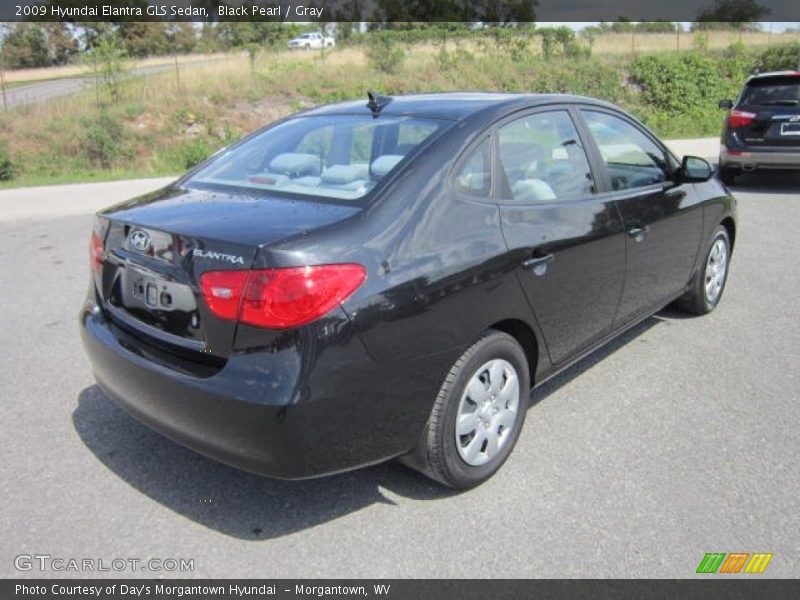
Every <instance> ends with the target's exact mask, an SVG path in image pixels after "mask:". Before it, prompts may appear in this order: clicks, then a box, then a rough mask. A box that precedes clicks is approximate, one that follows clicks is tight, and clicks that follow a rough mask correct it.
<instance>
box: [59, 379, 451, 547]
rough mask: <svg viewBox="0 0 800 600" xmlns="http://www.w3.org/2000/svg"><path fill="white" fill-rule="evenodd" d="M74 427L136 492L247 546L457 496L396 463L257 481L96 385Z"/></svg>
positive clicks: (81, 399)
mask: <svg viewBox="0 0 800 600" xmlns="http://www.w3.org/2000/svg"><path fill="white" fill-rule="evenodd" d="M72 422H73V425H74V427H75V430H76V431H77V433H78V435H79V436H80V438H81V440H82V441H83V443H84V444H86V446H87V447H88V448H89V450H91V451H92V453H93V454H94V455H95V456H96V457H97V459H98V460H99V461H100V462H102V463H103V464H104V465H105V466H106V467H107V468H108V469H109V470H111V471H112V472H113V473H114V474H116V475H117V476H119V477H120V478H121V479H123V480H124V481H125V482H127V483H128V484H129V485H131V486H132V487H133V488H135V489H136V490H138V491H139V492H142V493H143V494H146V495H147V496H149V497H150V498H152V499H153V500H155V501H157V502H159V503H160V504H162V505H164V506H166V507H167V508H170V509H171V510H174V511H175V512H177V513H179V514H181V515H183V516H185V517H187V518H189V519H191V520H193V521H195V522H197V523H200V524H201V525H204V526H206V527H209V528H211V529H215V530H217V531H219V532H220V533H224V534H226V535H230V536H233V537H237V538H241V539H245V540H253V541H256V540H266V539H271V538H277V537H281V536H284V535H288V534H291V533H294V532H297V531H301V530H303V529H307V528H310V527H314V526H316V525H320V524H322V523H326V522H328V521H332V520H334V519H337V518H339V517H342V516H345V515H347V514H349V513H352V512H355V511H357V510H360V509H362V508H365V507H368V506H371V505H373V504H389V505H393V504H395V502H394V501H393V500H392V499H391V496H392V495H393V494H396V495H398V496H401V497H404V498H411V499H417V500H431V499H436V498H444V497H447V496H450V495H453V494H454V493H456V492H454V491H453V490H448V489H446V488H443V487H442V486H439V485H437V484H435V483H434V482H433V481H430V480H428V479H427V478H425V477H423V476H422V475H420V474H418V473H416V472H415V471H412V470H411V469H408V468H406V467H404V466H402V465H399V464H396V463H394V462H390V463H386V464H382V465H377V466H374V467H369V468H366V469H361V470H358V471H353V472H350V473H344V474H341V475H333V476H330V477H324V478H320V479H310V480H304V481H281V480H277V479H269V478H265V477H259V476H257V475H252V474H250V473H246V472H244V471H240V470H238V469H234V468H232V467H229V466H227V465H224V464H221V463H218V462H216V461H214V460H211V459H209V458H206V457H204V456H202V455H200V454H197V453H195V452H193V451H191V450H188V449H186V448H184V447H183V446H180V445H179V444H177V443H175V442H172V441H171V440H169V439H167V438H165V437H163V436H162V435H160V434H158V433H156V432H154V431H152V430H150V429H149V428H147V427H146V426H144V425H142V424H141V423H139V422H138V421H137V420H135V419H134V418H132V417H130V416H129V415H128V414H127V413H126V412H125V411H123V410H122V409H121V408H119V407H118V406H117V405H116V404H115V403H114V402H113V401H112V400H111V399H110V398H108V397H107V396H106V395H105V394H104V393H103V391H102V390H101V389H100V388H99V387H98V386H96V385H92V386H90V387H87V388H86V389H84V390H83V391H82V392H81V393H80V394H79V396H78V406H77V407H76V409H75V410H74V411H73V414H72ZM386 492H388V494H387V493H386Z"/></svg>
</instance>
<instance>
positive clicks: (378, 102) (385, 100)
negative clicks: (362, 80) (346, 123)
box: [367, 92, 392, 117]
mask: <svg viewBox="0 0 800 600" xmlns="http://www.w3.org/2000/svg"><path fill="white" fill-rule="evenodd" d="M367 98H369V102H367V108H368V109H370V110H371V111H372V116H373V117H377V116H378V114H380V112H381V110H383V107H384V106H386V105H387V104H389V102H391V101H392V97H391V96H381V95H380V94H378V93H377V92H367Z"/></svg>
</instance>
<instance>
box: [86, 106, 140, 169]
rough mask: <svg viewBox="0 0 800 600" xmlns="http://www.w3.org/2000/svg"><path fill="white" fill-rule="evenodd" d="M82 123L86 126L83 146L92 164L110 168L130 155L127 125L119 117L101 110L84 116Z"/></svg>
mask: <svg viewBox="0 0 800 600" xmlns="http://www.w3.org/2000/svg"><path fill="white" fill-rule="evenodd" d="M82 124H83V127H84V139H83V141H82V146H83V150H84V152H85V153H86V156H87V158H88V159H89V161H91V163H92V164H94V165H95V166H99V167H101V168H103V169H110V168H112V167H114V166H117V165H118V164H119V162H120V161H122V160H123V159H125V158H129V157H130V154H131V153H130V149H129V147H128V144H127V143H126V135H125V127H124V126H123V124H122V123H121V122H120V120H119V119H117V118H116V117H113V116H111V115H110V114H109V113H108V112H105V111H101V112H99V113H97V114H95V115H92V116H88V117H84V118H83V119H82Z"/></svg>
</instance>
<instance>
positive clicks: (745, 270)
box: [0, 177, 800, 578]
mask: <svg viewBox="0 0 800 600" xmlns="http://www.w3.org/2000/svg"><path fill="white" fill-rule="evenodd" d="M158 183H163V182H158V181H149V182H118V183H115V184H94V185H92V186H62V187H58V188H40V189H38V190H27V191H25V192H22V191H6V192H0V239H2V244H1V245H0V344H1V347H2V349H3V352H4V354H3V361H2V365H3V375H2V387H0V389H1V390H2V402H0V449H1V450H2V456H3V460H2V462H0V494H2V505H3V509H2V511H0V528H1V529H0V576H4V577H9V576H42V575H44V576H60V575H67V576H70V575H72V576H74V575H76V574H75V573H61V572H56V571H47V572H45V573H40V572H39V571H38V570H32V571H27V572H22V573H21V572H18V571H16V570H15V567H14V557H15V556H17V555H19V554H23V553H28V554H33V553H44V554H50V555H51V556H53V557H61V558H84V557H86V558H93V559H103V560H105V561H107V563H110V561H111V560H112V559H114V558H126V559H127V558H139V559H150V558H161V559H164V558H191V559H194V567H195V570H194V572H193V573H187V574H186V575H194V576H204V577H238V576H245V577H246V576H251V577H253V576H257V577H293V576H298V577H300V576H304V577H311V576H317V577H352V576H372V577H391V576H399V577H411V576H421V577H456V576H467V577H578V576H588V577H670V578H671V577H689V576H692V575H693V574H694V571H695V569H696V567H697V565H698V563H699V562H700V560H701V559H702V557H703V555H704V554H705V553H706V552H712V551H720V552H733V551H742V552H756V551H761V552H772V553H774V555H775V557H774V558H773V560H772V562H771V564H770V565H769V567H768V569H767V571H766V573H765V574H764V576H773V577H778V576H782V577H789V576H796V575H797V573H798V571H799V570H800V510H798V509H799V508H800V506H799V505H798V504H799V503H798V490H800V467H798V456H800V433H798V432H800V404H799V402H800V379H799V378H800V375H799V374H798V373H799V372H798V369H797V364H798V358H800V350H799V349H800V325H798V316H800V315H798V310H797V299H798V298H800V278H798V270H797V259H798V256H800V241H799V240H800V236H798V233H797V224H798V223H800V194H798V187H797V186H796V184H793V182H792V178H791V177H783V178H780V179H779V180H778V182H777V183H775V182H768V181H766V180H751V182H750V184H749V185H748V186H747V187H742V188H739V189H738V191H737V194H738V196H739V199H740V217H741V222H740V231H739V235H738V245H737V248H736V250H735V253H734V256H733V264H732V273H731V278H730V282H729V285H728V288H727V290H726V293H725V297H724V298H723V301H722V304H721V306H720V308H719V310H718V311H716V312H715V313H714V314H713V315H710V316H708V317H704V318H684V317H683V315H681V314H679V313H677V312H673V311H669V310H667V311H664V312H662V313H660V314H658V315H657V316H655V317H653V318H651V319H649V320H647V321H645V322H644V323H643V324H642V325H641V326H639V327H637V328H636V329H634V330H633V331H631V332H629V333H628V334H626V335H625V336H624V337H622V338H621V339H619V340H617V341H616V342H614V343H613V344H612V345H610V346H609V347H608V348H606V349H603V350H601V351H599V352H597V353H595V354H594V355H593V356H591V357H590V358H588V359H586V360H584V361H583V362H581V363H579V364H578V365H577V366H575V367H574V368H572V369H570V370H569V371H568V372H566V373H565V374H564V375H562V376H560V377H558V378H557V379H556V380H554V381H552V382H551V383H549V384H547V385H546V387H544V388H543V389H541V390H539V391H537V392H536V394H535V395H534V398H533V405H532V407H531V408H530V410H529V412H528V418H527V422H526V427H525V430H524V432H523V434H522V437H521V439H520V441H519V444H518V446H517V448H516V451H515V453H514V454H513V456H512V457H511V459H510V460H509V462H508V463H507V464H506V466H505V467H504V468H503V470H502V471H501V472H500V473H499V474H498V475H497V476H496V477H495V478H494V479H492V480H491V481H490V482H488V483H487V484H485V485H483V486H482V487H480V488H478V489H475V490H473V491H470V492H466V493H461V494H455V493H452V492H448V491H445V490H443V489H441V488H439V487H437V486H436V485H434V484H432V483H430V482H429V481H428V480H426V479H424V478H422V477H421V476H418V475H417V474H415V473H414V472H412V471H408V470H406V469H405V468H403V467H401V466H398V465H394V464H388V465H381V466H377V467H373V468H369V469H366V470H362V471H359V472H355V473H351V474H346V475H341V476H336V477H331V478H326V479H321V480H315V481H308V482H299V483H288V482H279V481H272V480H269V479H262V478H258V477H255V476H251V475H248V474H245V473H242V472H239V471H236V470H233V469H231V468H228V467H225V466H222V465H219V464H217V463H214V462H212V461H210V460H207V459H205V458H202V457H200V456H198V455H196V454H194V453H192V452H190V451H188V450H185V449H183V448H181V447H180V446H177V445H175V444H173V443H172V442H170V441H167V440H166V439H164V438H162V437H160V436H159V435H158V434H155V433H153V432H151V431H150V430H148V429H147V428H145V427H143V426H142V425H140V424H138V423H137V422H136V421H134V420H133V419H131V418H130V417H128V416H127V415H126V414H125V413H123V412H122V411H121V410H120V409H118V408H116V407H115V405H114V404H112V403H111V402H110V401H109V400H108V399H107V398H106V397H104V395H103V394H102V393H101V392H100V391H99V390H98V388H97V387H95V385H94V383H93V380H92V375H91V372H90V369H89V365H88V363H87V361H86V359H85V358H84V355H83V352H82V349H81V345H80V342H79V339H78V329H77V324H76V319H75V316H76V313H77V310H78V307H79V305H80V303H81V301H82V298H83V295H84V292H85V290H86V286H87V280H88V252H87V240H88V237H89V231H90V224H91V217H90V216H89V214H88V212H89V210H91V209H93V208H95V207H97V206H98V205H99V204H100V203H101V202H103V203H105V202H106V201H107V202H108V203H111V202H113V201H116V200H119V199H122V198H124V197H125V196H126V195H129V194H134V193H137V192H142V191H144V189H146V188H148V187H152V186H153V185H156V184H158ZM793 185H794V187H793ZM20 204H23V205H24V206H25V207H26V208H19V207H18V206H17V205H20ZM90 574H91V573H90ZM123 574H124V575H126V576H128V575H133V576H136V575H169V574H170V573H163V572H157V573H146V572H133V573H130V572H125V573H123Z"/></svg>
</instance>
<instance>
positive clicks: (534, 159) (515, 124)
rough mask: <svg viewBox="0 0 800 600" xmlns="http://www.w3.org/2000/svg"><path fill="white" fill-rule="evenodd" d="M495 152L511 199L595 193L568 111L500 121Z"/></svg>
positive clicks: (571, 197) (536, 199)
mask: <svg viewBox="0 0 800 600" xmlns="http://www.w3.org/2000/svg"><path fill="white" fill-rule="evenodd" d="M498 154H499V159H500V166H501V168H502V173H503V175H505V179H506V182H507V183H508V190H507V192H506V195H508V194H509V193H510V196H511V200H513V201H514V202H519V203H543V202H553V201H562V200H576V199H579V198H585V197H587V196H590V195H592V194H594V193H595V185H594V180H593V179H592V172H591V169H590V168H589V162H588V160H587V159H586V153H585V152H584V149H583V145H582V144H581V141H580V137H579V136H578V132H577V130H576V129H575V125H574V123H573V122H572V119H571V118H570V116H569V113H568V112H567V111H564V110H559V111H551V112H542V113H536V114H533V115H528V116H526V117H522V118H520V119H517V120H516V121H512V122H511V123H508V124H507V125H503V126H502V127H500V129H499V131H498Z"/></svg>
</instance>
